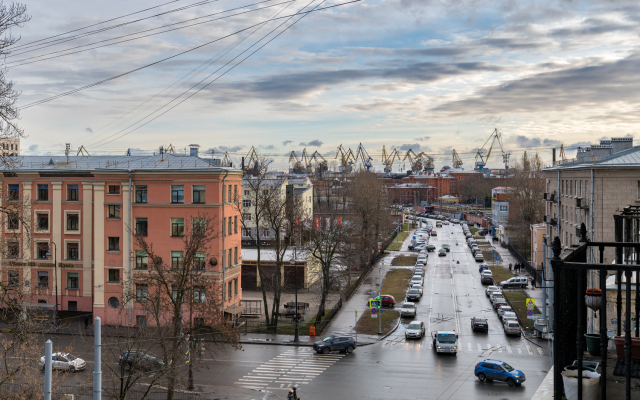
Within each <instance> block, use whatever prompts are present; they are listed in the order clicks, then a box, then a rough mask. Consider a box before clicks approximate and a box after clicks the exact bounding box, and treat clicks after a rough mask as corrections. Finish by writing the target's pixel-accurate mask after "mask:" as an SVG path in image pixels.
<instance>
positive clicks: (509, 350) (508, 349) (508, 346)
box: [507, 345, 511, 353]
mask: <svg viewBox="0 0 640 400" xmlns="http://www.w3.org/2000/svg"><path fill="white" fill-rule="evenodd" d="M507 352H509V353H511V346H510V345H507Z"/></svg>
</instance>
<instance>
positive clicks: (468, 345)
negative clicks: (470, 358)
mask: <svg viewBox="0 0 640 400" xmlns="http://www.w3.org/2000/svg"><path fill="white" fill-rule="evenodd" d="M467 347H469V351H472V350H471V343H467Z"/></svg>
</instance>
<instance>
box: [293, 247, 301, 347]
mask: <svg viewBox="0 0 640 400" xmlns="http://www.w3.org/2000/svg"><path fill="white" fill-rule="evenodd" d="M297 251H298V248H297V247H295V246H294V248H293V258H292V259H291V264H292V265H293V272H294V276H295V278H294V282H293V286H294V287H295V290H296V315H295V318H294V320H295V322H296V328H295V334H294V336H293V341H294V342H299V341H300V338H299V337H298V266H297V265H296V262H297V260H296V259H297V255H298V253H297Z"/></svg>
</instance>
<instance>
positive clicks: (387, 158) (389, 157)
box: [382, 146, 400, 174]
mask: <svg viewBox="0 0 640 400" xmlns="http://www.w3.org/2000/svg"><path fill="white" fill-rule="evenodd" d="M396 159H398V160H400V154H398V149H393V150H391V152H389V154H387V149H386V148H385V147H384V146H382V164H383V165H384V172H386V173H387V174H390V173H391V171H392V169H393V161H394V160H396Z"/></svg>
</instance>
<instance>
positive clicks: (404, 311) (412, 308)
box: [400, 301, 417, 318]
mask: <svg viewBox="0 0 640 400" xmlns="http://www.w3.org/2000/svg"><path fill="white" fill-rule="evenodd" d="M416 310H417V308H416V304H415V303H412V302H410V301H406V302H404V303H402V308H400V318H406V317H413V318H415V317H416Z"/></svg>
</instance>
